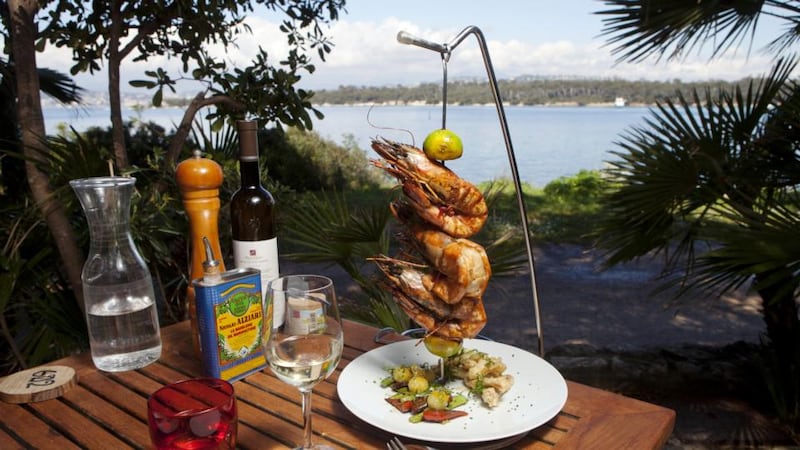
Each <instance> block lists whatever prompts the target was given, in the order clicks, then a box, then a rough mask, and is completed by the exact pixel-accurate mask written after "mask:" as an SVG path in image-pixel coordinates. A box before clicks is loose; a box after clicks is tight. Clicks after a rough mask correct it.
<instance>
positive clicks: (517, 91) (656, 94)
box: [312, 77, 751, 105]
mask: <svg viewBox="0 0 800 450" xmlns="http://www.w3.org/2000/svg"><path fill="white" fill-rule="evenodd" d="M750 81H751V80H750V79H745V80H741V81H737V82H728V81H706V82H682V81H680V80H673V81H629V80H622V79H590V78H586V79H581V78H569V79H552V78H535V77H521V78H516V79H514V80H501V81H498V85H499V88H500V95H501V97H502V99H503V103H504V104H508V105H552V104H577V105H587V104H598V103H600V104H602V103H608V104H613V103H614V101H615V100H616V99H617V98H623V99H625V101H626V102H627V103H628V104H652V103H654V102H655V101H656V100H657V99H663V98H675V97H676V92H678V91H679V90H680V91H681V92H683V93H684V95H687V96H689V93H690V92H691V90H692V89H697V90H698V91H699V92H701V93H703V92H705V90H706V89H709V90H710V91H711V92H712V93H713V94H714V95H716V91H717V90H718V89H720V88H726V89H729V88H731V87H732V86H734V85H737V84H739V85H741V86H743V87H744V86H746V85H747V83H749V82H750ZM312 101H313V103H314V104H316V105H321V104H338V105H341V104H360V103H389V104H420V103H422V104H437V103H441V101H442V87H441V84H440V83H424V84H420V85H418V86H383V87H368V86H362V87H357V86H341V87H339V88H338V89H335V90H322V91H316V92H315V95H314V98H313V100H312ZM493 101H494V100H493V98H492V92H491V90H490V89H489V86H488V83H487V82H486V81H451V82H449V83H448V85H447V102H448V103H449V104H487V103H493Z"/></svg>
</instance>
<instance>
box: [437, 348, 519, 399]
mask: <svg viewBox="0 0 800 450" xmlns="http://www.w3.org/2000/svg"><path fill="white" fill-rule="evenodd" d="M446 365H447V368H448V370H449V371H450V374H451V375H452V376H453V377H455V378H460V379H461V380H463V382H464V385H465V386H467V387H468V388H469V389H470V391H471V392H472V393H474V394H476V395H479V396H480V397H481V400H483V403H484V404H486V406H488V407H490V408H494V407H495V406H497V405H498V404H499V403H500V399H501V397H502V396H503V394H505V393H506V392H508V391H509V390H510V389H511V386H513V385H514V377H513V376H512V375H510V374H506V373H505V371H506V365H505V363H504V362H503V360H502V359H501V358H499V357H496V356H489V355H488V354H486V353H483V352H480V351H477V350H468V349H465V350H464V351H462V352H461V353H459V354H457V355H455V356H452V357H450V358H447V360H446Z"/></svg>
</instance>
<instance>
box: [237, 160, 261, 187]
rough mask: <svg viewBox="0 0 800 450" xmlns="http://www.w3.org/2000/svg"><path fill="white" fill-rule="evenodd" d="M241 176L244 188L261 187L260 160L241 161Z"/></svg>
mask: <svg viewBox="0 0 800 450" xmlns="http://www.w3.org/2000/svg"><path fill="white" fill-rule="evenodd" d="M239 174H240V175H241V177H242V186H244V187H256V186H260V185H261V175H260V173H259V168H258V160H256V161H248V160H240V161H239Z"/></svg>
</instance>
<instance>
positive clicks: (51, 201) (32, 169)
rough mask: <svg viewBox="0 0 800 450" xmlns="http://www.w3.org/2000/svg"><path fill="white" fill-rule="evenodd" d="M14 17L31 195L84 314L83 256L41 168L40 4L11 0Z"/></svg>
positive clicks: (21, 120)
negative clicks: (38, 46)
mask: <svg viewBox="0 0 800 450" xmlns="http://www.w3.org/2000/svg"><path fill="white" fill-rule="evenodd" d="M8 7H9V12H10V15H11V36H12V38H11V47H12V56H13V58H14V68H15V70H16V76H17V118H18V120H19V124H20V128H21V129H22V148H23V153H24V154H25V156H26V157H28V158H30V160H27V161H26V162H25V172H26V175H27V177H28V184H29V185H30V189H31V194H32V195H33V198H34V200H35V201H36V205H37V206H38V208H39V210H40V211H41V214H42V216H43V217H44V219H45V222H46V223H47V226H48V228H49V229H50V233H52V235H53V239H54V240H55V244H56V248H57V249H58V252H59V254H60V255H61V260H62V262H63V263H64V264H63V268H64V270H65V271H66V275H67V280H68V281H69V283H70V285H71V288H72V291H73V292H74V293H75V297H76V298H77V299H78V306H79V307H80V308H81V310H83V289H82V286H81V268H82V266H83V259H84V257H83V253H82V252H81V250H80V248H79V247H78V244H77V240H76V238H75V234H74V232H73V230H72V227H71V226H70V223H69V219H68V217H67V213H66V211H65V210H64V205H62V204H61V203H60V202H58V200H57V198H56V196H55V194H54V192H53V190H52V189H51V187H50V179H49V178H48V176H47V173H46V172H44V171H42V170H40V168H39V167H38V166H37V163H36V162H33V161H37V162H38V163H39V164H43V163H44V161H46V158H44V155H46V154H47V151H48V150H47V146H46V143H45V141H44V138H45V134H46V133H45V126H44V116H43V115H42V102H41V96H40V94H39V76H38V73H37V67H36V47H35V44H36V31H37V28H36V23H35V21H34V17H35V15H36V12H37V10H38V8H39V1H38V0H9V2H8Z"/></svg>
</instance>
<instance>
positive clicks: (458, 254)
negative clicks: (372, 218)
mask: <svg viewBox="0 0 800 450" xmlns="http://www.w3.org/2000/svg"><path fill="white" fill-rule="evenodd" d="M372 148H373V150H375V151H376V152H377V153H378V154H379V155H380V156H381V157H383V159H382V160H379V161H372V164H373V165H375V166H376V167H379V168H381V169H383V170H384V171H386V172H387V173H389V174H390V175H392V176H393V177H395V178H397V180H398V181H399V182H400V184H401V185H402V189H403V193H404V194H405V198H404V199H403V200H401V201H397V202H394V203H392V204H391V205H390V208H391V210H392V213H393V214H394V216H395V217H396V218H397V219H398V221H400V222H401V223H402V224H404V225H405V227H406V231H405V233H404V234H402V236H404V240H405V241H406V250H410V249H413V250H416V252H415V253H418V254H419V256H421V259H423V260H425V262H427V265H424V264H415V263H412V262H409V261H403V260H399V259H394V258H389V257H386V256H378V257H376V258H371V259H372V260H373V261H375V263H376V264H377V266H378V268H379V269H380V270H381V271H382V272H383V274H384V275H385V276H386V278H387V280H388V283H389V284H390V286H391V289H392V296H393V297H394V299H395V301H396V302H397V304H398V305H399V306H400V308H401V309H403V311H404V312H405V313H406V314H407V315H408V316H409V317H410V318H411V319H412V320H413V321H414V322H416V323H417V324H419V325H420V326H422V327H424V328H425V329H427V330H428V334H432V335H437V336H440V337H443V338H446V339H449V340H454V341H460V340H462V339H464V338H472V337H475V336H477V335H478V333H479V332H480V331H481V330H482V329H483V327H484V326H485V325H486V321H487V319H486V310H485V308H484V305H483V293H484V291H485V290H486V286H487V284H488V283H489V278H490V277H491V274H492V269H491V265H490V264H489V258H488V256H487V255H486V251H485V250H484V248H483V247H482V246H480V245H478V244H477V243H475V242H472V241H470V240H468V239H466V238H467V237H470V236H472V235H474V234H476V233H477V232H478V231H480V230H481V228H482V227H483V225H484V223H485V222H486V218H487V217H488V215H489V211H488V207H487V206H486V201H485V199H484V198H483V194H482V193H481V192H480V190H479V189H478V188H477V187H475V186H474V185H473V184H471V183H469V182H467V181H466V180H464V179H462V178H460V177H459V176H457V175H456V174H455V173H453V172H452V171H451V170H450V169H448V168H446V167H445V166H444V165H442V164H441V163H439V162H437V161H434V160H431V159H429V158H428V156H427V155H425V153H424V152H423V151H422V150H420V149H418V148H416V147H413V146H410V145H405V144H400V143H396V142H392V141H388V140H385V139H381V140H375V141H373V142H372ZM408 242H411V243H412V245H410V246H409V245H408ZM407 254H408V255H411V253H407Z"/></svg>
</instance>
